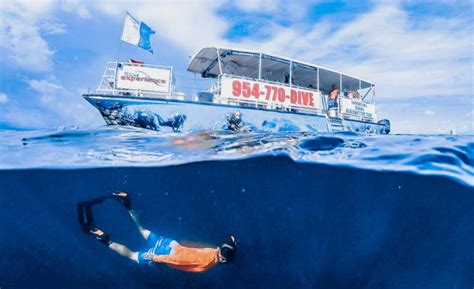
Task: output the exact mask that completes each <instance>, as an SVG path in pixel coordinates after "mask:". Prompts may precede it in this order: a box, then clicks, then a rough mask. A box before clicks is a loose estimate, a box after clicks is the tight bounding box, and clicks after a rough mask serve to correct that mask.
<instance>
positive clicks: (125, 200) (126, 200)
mask: <svg viewBox="0 0 474 289" xmlns="http://www.w3.org/2000/svg"><path fill="white" fill-rule="evenodd" d="M112 195H113V196H115V197H116V198H117V199H118V200H119V201H120V203H122V205H123V206H124V207H125V209H127V211H128V214H129V215H130V217H131V218H132V220H133V222H134V223H135V225H136V226H137V228H138V231H139V232H140V235H142V237H143V238H144V239H145V240H147V239H148V237H149V236H150V233H151V232H150V230H147V229H145V228H144V227H143V226H142V224H141V223H140V220H139V218H138V212H137V211H135V210H133V209H132V202H131V201H130V197H129V196H128V193H126V192H117V193H112Z"/></svg>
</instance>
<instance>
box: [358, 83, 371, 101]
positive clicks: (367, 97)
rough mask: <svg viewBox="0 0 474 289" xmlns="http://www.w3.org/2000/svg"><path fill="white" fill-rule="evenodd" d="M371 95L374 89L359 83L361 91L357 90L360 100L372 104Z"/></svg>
mask: <svg viewBox="0 0 474 289" xmlns="http://www.w3.org/2000/svg"><path fill="white" fill-rule="evenodd" d="M373 93H374V87H373V86H372V84H370V83H368V82H365V81H361V89H359V94H360V97H361V99H362V100H364V101H365V102H373V97H372V96H373Z"/></svg>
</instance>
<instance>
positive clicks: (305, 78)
mask: <svg viewBox="0 0 474 289" xmlns="http://www.w3.org/2000/svg"><path fill="white" fill-rule="evenodd" d="M291 75H292V77H291V78H292V85H295V86H300V87H305V88H311V89H316V88H317V85H318V84H317V81H318V70H317V69H316V67H311V66H308V65H304V64H300V63H296V62H293V65H292V71H291Z"/></svg>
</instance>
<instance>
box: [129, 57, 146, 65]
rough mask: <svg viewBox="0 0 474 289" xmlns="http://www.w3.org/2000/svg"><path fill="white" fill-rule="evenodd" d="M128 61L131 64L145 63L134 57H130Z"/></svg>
mask: <svg viewBox="0 0 474 289" xmlns="http://www.w3.org/2000/svg"><path fill="white" fill-rule="evenodd" d="M129 62H130V63H131V64H137V65H142V64H145V62H143V61H140V60H136V59H133V58H130V59H129Z"/></svg>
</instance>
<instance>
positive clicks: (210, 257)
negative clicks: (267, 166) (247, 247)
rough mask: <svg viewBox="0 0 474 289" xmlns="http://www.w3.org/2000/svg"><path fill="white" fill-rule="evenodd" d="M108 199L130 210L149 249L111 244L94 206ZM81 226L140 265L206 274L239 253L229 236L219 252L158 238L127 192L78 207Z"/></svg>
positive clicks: (219, 248) (215, 249)
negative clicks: (161, 265)
mask: <svg viewBox="0 0 474 289" xmlns="http://www.w3.org/2000/svg"><path fill="white" fill-rule="evenodd" d="M106 199H116V200H118V201H120V203H121V204H122V205H123V206H124V207H125V208H126V209H127V211H128V213H129V215H130V217H131V218H132V220H133V222H134V223H135V225H136V226H137V228H138V231H139V232H140V234H141V236H142V237H143V238H144V239H145V240H146V242H147V249H145V250H142V251H132V250H130V249H129V248H128V247H126V246H125V245H122V244H120V243H117V242H114V241H112V240H110V238H109V236H108V235H107V234H106V233H105V232H104V231H103V230H101V229H99V228H97V227H95V226H94V220H93V215H92V205H95V204H99V203H102V202H103V201H104V200H106ZM77 210H78V211H77V212H78V217H79V223H80V225H81V228H82V230H83V231H84V232H85V233H88V234H90V235H92V236H94V237H95V238H96V239H97V240H98V241H100V242H101V243H103V244H104V245H106V246H107V247H108V248H110V249H111V250H113V251H115V252H117V253H118V254H120V255H122V256H124V257H127V258H129V259H131V260H133V261H135V262H136V263H138V264H143V265H153V264H154V263H165V264H167V265H169V266H170V267H172V268H175V269H178V270H181V271H186V272H204V271H207V270H209V269H210V268H212V267H214V266H215V265H216V264H223V263H229V262H230V261H232V259H233V258H234V255H235V252H236V250H237V242H236V238H235V237H234V236H233V235H230V236H229V241H228V242H226V243H224V244H222V245H221V246H220V247H216V248H194V247H187V246H183V245H181V244H180V243H178V242H177V241H175V240H173V239H170V238H166V237H163V236H160V235H157V234H155V233H153V232H151V231H150V230H147V229H145V228H144V227H143V226H142V225H141V224H140V222H139V220H138V214H137V212H136V211H135V210H133V209H132V206H131V201H130V197H129V196H128V194H127V193H126V192H119V193H113V194H112V195H109V196H104V197H99V198H96V199H94V200H92V201H86V202H81V203H79V204H78V205H77Z"/></svg>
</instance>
